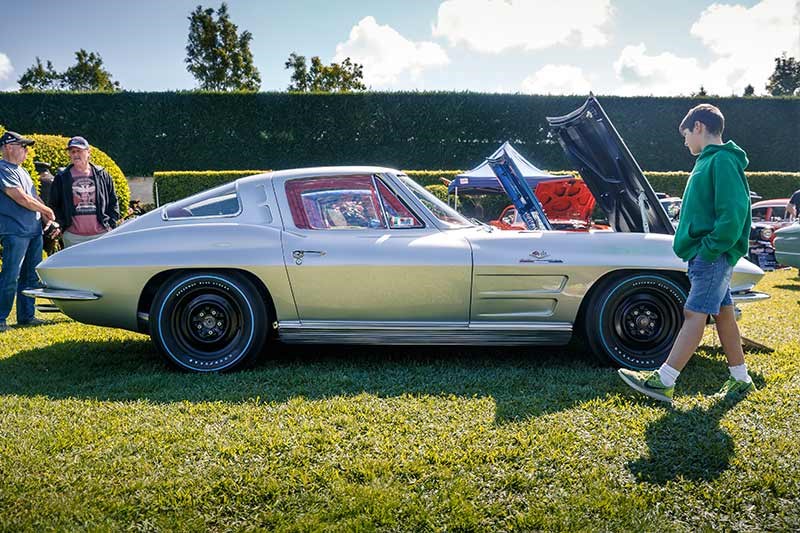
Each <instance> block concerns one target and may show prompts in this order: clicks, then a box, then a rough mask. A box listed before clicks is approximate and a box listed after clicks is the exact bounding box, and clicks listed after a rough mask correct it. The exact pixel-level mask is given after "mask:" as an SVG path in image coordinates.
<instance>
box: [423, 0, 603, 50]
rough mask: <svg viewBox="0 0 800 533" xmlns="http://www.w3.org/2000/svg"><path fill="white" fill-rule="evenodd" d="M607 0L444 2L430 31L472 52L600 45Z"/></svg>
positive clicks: (469, 0)
mask: <svg viewBox="0 0 800 533" xmlns="http://www.w3.org/2000/svg"><path fill="white" fill-rule="evenodd" d="M611 14H612V8H611V0H556V1H552V0H445V1H444V2H442V4H441V5H440V6H439V13H438V16H437V20H436V24H435V25H434V27H433V35H434V36H437V37H444V38H446V39H447V40H448V41H449V43H450V45H451V46H457V45H459V44H462V43H464V44H466V45H467V46H468V47H470V48H471V49H473V50H475V51H478V52H491V53H499V52H502V51H504V50H508V49H510V48H523V49H525V50H540V49H543V48H548V47H551V46H555V45H558V44H579V45H581V46H584V47H594V46H602V45H604V44H606V42H607V41H608V37H607V35H606V33H605V32H604V30H603V27H604V26H605V24H606V23H607V22H608V21H609V20H610V19H611Z"/></svg>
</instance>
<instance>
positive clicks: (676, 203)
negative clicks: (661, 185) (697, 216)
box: [658, 195, 683, 228]
mask: <svg viewBox="0 0 800 533" xmlns="http://www.w3.org/2000/svg"><path fill="white" fill-rule="evenodd" d="M658 201H659V202H661V206H662V207H663V208H664V211H666V212H667V216H668V217H669V220H670V222H672V225H673V226H674V227H676V228H677V227H678V219H679V218H680V216H681V204H682V203H683V199H682V198H679V197H677V196H667V195H664V196H663V197H659V199H658Z"/></svg>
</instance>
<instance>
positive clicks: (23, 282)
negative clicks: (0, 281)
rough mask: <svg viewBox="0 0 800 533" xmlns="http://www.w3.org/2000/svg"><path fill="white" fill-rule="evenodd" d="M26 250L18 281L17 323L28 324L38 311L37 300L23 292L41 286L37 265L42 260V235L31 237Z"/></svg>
mask: <svg viewBox="0 0 800 533" xmlns="http://www.w3.org/2000/svg"><path fill="white" fill-rule="evenodd" d="M27 245H28V246H27V248H26V250H25V258H24V259H23V261H22V267H21V269H20V273H19V281H18V282H17V323H18V324H26V323H28V322H30V321H31V320H33V316H34V313H35V312H36V300H35V299H34V298H31V297H29V296H25V295H24V294H22V291H23V290H25V289H33V288H36V287H38V286H39V278H38V276H37V275H36V267H37V266H38V265H39V263H41V262H42V236H41V235H37V236H36V237H31V238H29V240H28V242H27Z"/></svg>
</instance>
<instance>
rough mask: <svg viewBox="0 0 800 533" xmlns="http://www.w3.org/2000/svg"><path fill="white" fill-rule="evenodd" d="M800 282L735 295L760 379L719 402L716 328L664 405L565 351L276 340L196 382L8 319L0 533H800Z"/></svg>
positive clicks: (3, 340)
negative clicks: (745, 302) (753, 388)
mask: <svg viewBox="0 0 800 533" xmlns="http://www.w3.org/2000/svg"><path fill="white" fill-rule="evenodd" d="M796 274H797V270H792V271H782V272H776V273H771V274H769V275H767V277H765V279H764V280H763V281H762V283H761V284H760V285H759V287H758V288H759V289H761V290H764V291H766V292H769V293H771V294H772V295H773V299H772V300H771V301H768V302H762V303H759V304H753V305H750V306H748V307H746V308H744V311H745V316H744V317H743V319H742V322H741V327H742V331H743V333H744V334H745V335H746V336H748V337H751V338H753V339H755V340H758V341H761V342H764V343H766V344H768V345H770V346H773V347H774V348H775V352H774V353H766V352H754V351H750V352H748V354H747V356H748V357H747V361H748V365H749V367H750V369H751V372H752V373H753V375H754V377H755V379H756V382H757V384H758V385H759V387H760V390H759V391H758V392H757V393H754V394H752V395H750V396H748V397H747V398H746V399H744V400H742V401H740V402H738V403H730V402H727V403H726V402H721V401H719V400H717V399H714V398H712V397H711V396H710V395H711V394H713V393H714V392H715V391H716V390H717V388H718V387H719V386H720V385H721V384H722V382H723V381H724V380H725V379H726V377H727V367H726V364H725V361H724V355H723V354H722V352H721V350H720V348H719V342H718V341H717V340H716V338H715V335H714V333H713V331H712V330H708V332H707V334H706V337H705V339H704V343H703V346H702V347H701V351H700V353H699V355H698V356H697V357H695V358H694V359H693V360H692V361H691V363H690V364H689V366H688V367H687V369H686V371H685V373H684V375H683V376H681V378H680V380H679V382H678V387H677V390H676V407H675V408H674V409H669V408H666V407H663V406H661V405H658V404H656V403H655V402H651V401H647V400H641V399H639V398H637V397H635V396H633V395H632V393H629V391H628V390H627V388H626V387H625V385H623V384H622V382H621V381H619V380H618V378H617V376H616V373H615V371H614V370H613V369H611V368H608V367H603V366H600V365H598V364H596V363H594V362H593V361H592V360H591V359H590V358H588V357H586V356H584V355H582V354H581V353H580V351H579V350H578V349H576V348H570V349H566V350H560V349H555V348H531V349H529V350H526V351H523V350H520V349H518V348H513V349H511V348H508V349H491V350H490V349H477V348H475V349H469V348H444V347H443V348H424V349H423V348H412V347H396V348H395V347H382V348H379V349H376V348H375V347H363V348H354V347H346V346H326V347H314V348H298V347H291V346H282V347H279V348H275V347H274V346H273V348H275V349H276V351H275V352H274V353H271V354H267V355H266V357H264V358H263V359H262V360H261V362H260V364H259V365H258V366H257V367H256V368H255V369H254V370H251V371H247V372H241V373H234V374H229V375H192V374H181V373H177V372H174V371H170V370H167V369H165V367H164V366H163V365H162V363H161V361H160V359H159V357H158V355H157V354H156V353H155V349H154V347H153V346H152V345H151V343H150V341H149V339H148V338H147V337H144V336H141V335H137V334H133V333H128V332H124V331H120V330H112V329H103V328H96V327H90V326H84V325H81V324H78V323H75V322H72V321H70V320H67V319H66V318H65V317H63V316H61V315H55V317H54V320H55V321H54V323H53V324H51V325H47V326H42V327H35V328H13V329H11V330H9V331H8V332H6V333H4V334H0V530H3V531H21V530H32V531H39V530H74V529H81V530H83V529H89V530H123V529H133V530H211V531H227V530H250V529H263V530H279V531H318V530H325V529H327V530H333V531H352V530H355V531H370V530H389V531H427V530H442V531H444V530H447V531H495V530H520V531H529V530H570V531H576V530H609V531H699V530H707V531H712V530H714V531H718V530H719V531H765V530H770V531H776V530H778V531H780V530H783V531H792V530H794V531H796V530H798V529H800V401H798V394H800V380H799V379H798V378H800V307H798V304H800V280H798V279H797V278H796ZM12 317H13V315H12ZM12 322H13V320H12Z"/></svg>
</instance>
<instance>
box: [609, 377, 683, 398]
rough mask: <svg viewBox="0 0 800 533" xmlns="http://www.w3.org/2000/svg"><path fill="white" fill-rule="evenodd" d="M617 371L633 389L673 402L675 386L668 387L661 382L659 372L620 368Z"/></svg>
mask: <svg viewBox="0 0 800 533" xmlns="http://www.w3.org/2000/svg"><path fill="white" fill-rule="evenodd" d="M617 373H618V374H619V377H621V378H622V381H624V382H625V383H626V384H627V385H628V386H629V387H630V388H632V389H633V390H635V391H638V392H641V393H642V394H644V395H645V396H650V397H651V398H655V399H656V400H660V401H662V402H667V403H669V404H671V403H672V394H673V393H674V392H675V386H674V385H673V386H672V387H667V386H666V385H664V384H663V383H661V376H659V375H658V372H655V371H654V372H637V371H635V370H628V369H625V368H620V369H619V370H617Z"/></svg>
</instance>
